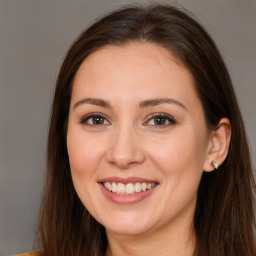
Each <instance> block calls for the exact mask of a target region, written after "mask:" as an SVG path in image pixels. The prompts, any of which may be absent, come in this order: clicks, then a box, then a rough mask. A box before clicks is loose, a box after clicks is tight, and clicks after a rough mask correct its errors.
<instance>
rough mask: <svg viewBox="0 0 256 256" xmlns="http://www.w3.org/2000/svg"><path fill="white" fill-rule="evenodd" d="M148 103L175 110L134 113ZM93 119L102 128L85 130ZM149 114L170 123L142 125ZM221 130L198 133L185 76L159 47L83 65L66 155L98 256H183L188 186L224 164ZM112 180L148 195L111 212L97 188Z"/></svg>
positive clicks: (200, 119)
mask: <svg viewBox="0 0 256 256" xmlns="http://www.w3.org/2000/svg"><path fill="white" fill-rule="evenodd" d="M86 98H96V99H100V100H104V101H106V102H108V104H109V106H106V104H105V105H102V104H101V105H95V101H93V102H92V101H89V102H88V100H87V101H83V99H86ZM156 98H159V99H163V98H164V99H166V98H168V99H173V100H175V102H168V103H167V102H164V103H161V104H157V105H154V106H153V105H147V106H143V107H141V106H140V105H141V102H143V101H147V100H152V99H156ZM98 103H99V102H96V104H98ZM98 113H100V114H101V115H103V117H100V120H101V121H102V123H101V124H94V123H93V120H95V119H93V115H94V117H95V115H96V116H97V115H98ZM159 113H162V114H164V115H166V116H167V117H168V118H169V117H170V118H171V119H170V120H171V121H170V120H169V121H168V119H166V118H165V117H164V118H163V119H162V120H163V123H161V124H160V125H159V124H158V123H156V122H155V121H156V117H154V116H152V115H159ZM229 130H230V129H229V122H228V121H227V120H225V119H223V120H221V122H220V129H218V131H216V132H214V133H213V132H211V131H209V130H208V129H207V127H206V124H205V118H204V113H203V109H202V105H201V102H200V100H199V98H198V96H197V94H196V92H195V88H194V80H193V77H192V75H191V73H190V72H189V71H188V70H187V69H186V68H185V67H184V66H183V65H182V64H181V63H180V62H179V61H178V60H177V59H176V58H175V57H174V56H173V55H172V54H171V53H170V52H169V51H167V50H166V49H164V48H162V47H160V46H157V45H154V44H149V43H130V44H127V45H124V46H107V47H104V48H101V49H99V50H97V51H96V52H95V53H93V54H91V55H90V56H89V57H87V58H86V59H85V60H84V62H83V63H82V64H81V66H80V68H79V70H78V72H77V74H76V76H75V79H74V84H73V91H72V97H71V104H70V113H69V122H68V132H67V148H68V154H69V160H70V166H71V174H72V179H73V183H74V186H75V189H76V191H77V194H78V196H79V197H80V199H81V201H82V202H83V204H84V205H85V207H86V208H87V209H88V210H89V212H90V213H91V214H92V216H94V218H95V219H96V220H97V221H99V222H100V223H101V224H102V225H103V226H104V227H105V228H106V232H107V237H108V241H109V245H108V248H107V252H106V255H108V256H110V255H134V256H135V255H169V256H170V255H175V256H179V255H192V252H193V248H194V244H195V236H194V229H193V215H194V211H195V205H196V198H197V189H198V185H199V182H200V179H201V175H202V173H203V171H212V170H213V169H214V168H213V167H212V166H211V164H210V162H211V161H212V160H213V159H215V160H216V161H217V162H218V163H219V164H220V163H221V162H222V161H224V159H225V156H226V153H227V148H228V141H229V138H230V131H229ZM113 176H114V177H121V178H128V177H139V178H144V179H150V180H154V181H157V183H158V186H157V187H156V188H155V190H154V191H153V193H152V194H151V195H150V196H149V197H147V198H146V199H144V200H142V201H140V202H136V203H133V204H129V205H126V204H117V203H114V202H112V201H110V200H108V199H107V198H106V197H105V195H104V194H103V193H102V190H101V188H100V186H99V184H98V182H97V181H99V180H101V179H104V178H107V177H113Z"/></svg>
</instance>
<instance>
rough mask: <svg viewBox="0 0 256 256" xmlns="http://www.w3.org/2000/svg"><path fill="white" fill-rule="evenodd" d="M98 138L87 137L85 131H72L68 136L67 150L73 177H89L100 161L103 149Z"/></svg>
mask: <svg viewBox="0 0 256 256" xmlns="http://www.w3.org/2000/svg"><path fill="white" fill-rule="evenodd" d="M99 143H100V139H97V137H95V138H94V137H88V136H85V133H84V132H83V131H79V129H72V128H70V130H69V131H68V134H67V149H68V156H69V162H70V168H71V172H72V175H79V176H89V175H92V174H93V173H94V170H95V169H96V168H97V164H98V163H99V161H100V158H101V155H102V151H103V147H99V146H96V145H100V144H99Z"/></svg>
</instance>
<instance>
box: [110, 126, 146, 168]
mask: <svg viewBox="0 0 256 256" xmlns="http://www.w3.org/2000/svg"><path fill="white" fill-rule="evenodd" d="M110 140H111V142H110V146H109V148H108V151H107V161H108V162H109V163H110V164H112V165H114V166H116V167H118V168H120V169H128V168H131V167H134V166H136V165H138V164H141V163H143V162H144V160H145V154H144V151H143V149H142V144H141V139H140V135H139V134H137V133H136V131H135V130H134V129H132V128H131V127H123V128H120V129H117V130H116V131H115V132H114V134H112V136H111V138H110Z"/></svg>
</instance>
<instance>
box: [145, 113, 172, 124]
mask: <svg viewBox="0 0 256 256" xmlns="http://www.w3.org/2000/svg"><path fill="white" fill-rule="evenodd" d="M156 118H162V119H164V120H165V121H168V122H169V124H163V125H156V124H154V125H153V124H149V126H156V127H157V128H165V127H166V126H170V125H174V124H176V120H175V119H174V118H173V117H171V116H169V115H167V114H165V113H154V114H151V115H149V117H148V120H147V121H146V123H149V121H151V120H152V121H153V122H154V119H156Z"/></svg>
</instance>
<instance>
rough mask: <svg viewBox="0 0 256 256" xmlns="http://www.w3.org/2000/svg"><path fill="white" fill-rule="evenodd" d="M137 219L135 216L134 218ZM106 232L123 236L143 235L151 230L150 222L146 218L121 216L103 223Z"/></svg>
mask: <svg viewBox="0 0 256 256" xmlns="http://www.w3.org/2000/svg"><path fill="white" fill-rule="evenodd" d="M133 217H135V216H133ZM101 224H102V225H103V226H104V227H105V228H106V231H107V232H108V231H109V232H113V233H117V234H121V235H141V234H143V233H145V232H147V231H148V230H150V229H151V226H153V225H151V224H150V223H149V221H147V220H146V218H145V217H142V218H140V217H137V218H131V217H130V216H127V215H126V216H122V217H121V216H119V217H117V216H116V217H114V218H109V219H108V220H106V221H103V222H101Z"/></svg>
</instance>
